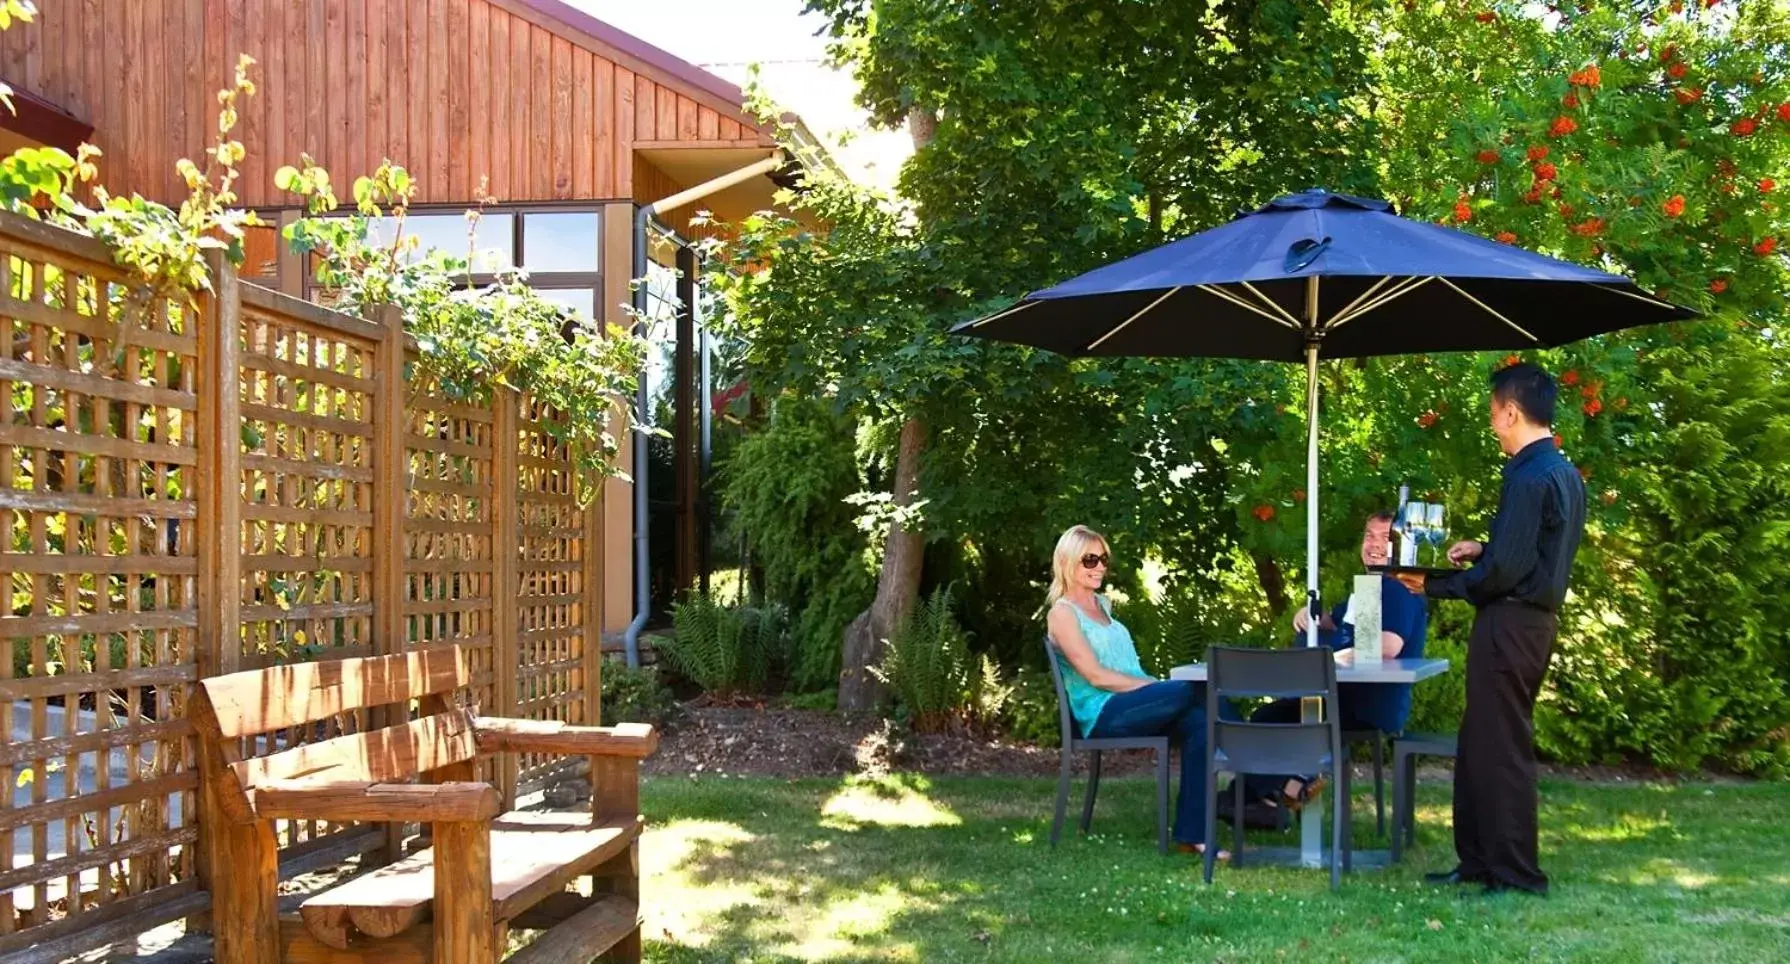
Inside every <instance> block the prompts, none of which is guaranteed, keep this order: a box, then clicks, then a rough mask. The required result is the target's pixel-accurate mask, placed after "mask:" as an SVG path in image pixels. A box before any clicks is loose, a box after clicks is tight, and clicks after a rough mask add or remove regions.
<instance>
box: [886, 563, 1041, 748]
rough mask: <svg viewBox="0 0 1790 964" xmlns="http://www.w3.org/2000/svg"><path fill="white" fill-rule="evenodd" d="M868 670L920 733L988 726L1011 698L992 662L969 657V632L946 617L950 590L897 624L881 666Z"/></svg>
mask: <svg viewBox="0 0 1790 964" xmlns="http://www.w3.org/2000/svg"><path fill="white" fill-rule="evenodd" d="M870 671H871V673H873V674H875V676H876V678H877V679H879V680H882V681H883V683H884V684H885V685H887V686H888V687H889V689H890V690H892V691H893V692H894V694H895V698H896V700H897V701H898V703H899V707H900V709H901V710H902V711H904V712H905V713H906V715H907V718H908V720H909V721H910V722H911V723H912V724H913V727H914V729H916V730H919V731H921V732H937V731H939V730H945V729H950V728H951V727H953V726H955V725H963V724H967V725H971V726H986V725H989V724H992V723H993V722H994V721H995V720H996V719H998V718H999V716H1000V713H1001V710H1002V708H1003V707H1004V706H1005V705H1006V704H1007V702H1008V700H1009V698H1010V697H1011V695H1012V687H1011V686H1010V685H1009V684H1007V683H1006V682H1004V681H1003V680H1002V679H1001V672H1000V667H999V666H998V665H996V663H995V661H994V660H993V659H991V658H990V657H989V656H987V655H986V654H984V655H981V656H972V655H971V653H970V646H969V634H968V633H966V632H964V630H963V627H962V626H961V625H959V624H958V622H957V618H956V616H955V615H954V614H953V613H952V611H951V591H950V589H948V588H944V587H941V588H939V589H936V590H934V591H933V593H932V595H930V596H928V597H926V599H924V600H923V601H921V603H920V605H919V606H917V607H916V608H915V610H914V611H913V612H912V613H910V614H909V615H908V617H907V619H905V620H903V621H902V623H901V625H900V626H899V627H897V628H896V630H895V635H894V636H893V637H891V638H890V640H889V646H888V649H887V650H886V651H885V652H884V654H883V660H882V662H881V663H880V664H879V665H877V666H874V667H871V670H870Z"/></svg>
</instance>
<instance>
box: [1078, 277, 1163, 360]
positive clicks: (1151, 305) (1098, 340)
mask: <svg viewBox="0 0 1790 964" xmlns="http://www.w3.org/2000/svg"><path fill="white" fill-rule="evenodd" d="M1180 290H1181V286H1180V285H1176V286H1174V287H1173V288H1170V289H1169V290H1167V291H1165V292H1163V293H1162V294H1161V295H1159V296H1157V298H1156V300H1155V301H1152V302H1150V303H1149V304H1147V305H1145V306H1143V307H1142V308H1139V309H1138V310H1137V313H1136V314H1134V315H1132V316H1131V317H1129V318H1127V319H1125V320H1124V321H1121V322H1119V323H1118V324H1116V325H1114V326H1113V328H1112V330H1111V331H1109V332H1107V333H1106V334H1104V335H1101V336H1100V337H1099V338H1096V339H1094V343H1093V344H1091V345H1089V346H1088V347H1086V348H1083V349H1082V351H1084V352H1090V351H1093V350H1094V349H1096V348H1099V347H1100V345H1101V344H1102V343H1103V342H1105V341H1106V340H1107V339H1108V338H1111V337H1112V336H1114V335H1116V334H1118V333H1119V332H1121V331H1124V330H1125V326H1126V325H1129V324H1131V323H1132V322H1134V321H1136V320H1138V319H1139V318H1142V317H1143V316H1144V314H1145V313H1147V312H1148V311H1149V310H1150V309H1151V308H1154V307H1156V306H1157V305H1159V304H1162V303H1163V302H1165V301H1167V300H1169V299H1170V298H1172V297H1174V295H1175V292H1177V291H1180Z"/></svg>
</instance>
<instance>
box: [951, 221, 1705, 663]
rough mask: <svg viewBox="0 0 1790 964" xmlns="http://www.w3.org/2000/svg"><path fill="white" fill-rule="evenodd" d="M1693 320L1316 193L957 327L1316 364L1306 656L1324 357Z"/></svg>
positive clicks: (1517, 341)
mask: <svg viewBox="0 0 1790 964" xmlns="http://www.w3.org/2000/svg"><path fill="white" fill-rule="evenodd" d="M1695 316H1696V313H1695V312H1693V311H1690V310H1689V309H1686V308H1681V307H1679V306H1677V305H1674V304H1671V303H1669V302H1665V301H1662V300H1660V299H1658V298H1654V297H1652V296H1650V295H1647V294H1644V293H1642V292H1641V291H1640V290H1638V289H1637V288H1636V287H1635V284H1634V282H1632V281H1630V280H1629V279H1627V278H1624V277H1622V276H1620V275H1613V274H1607V273H1605V272H1602V271H1597V270H1594V269H1591V268H1586V267H1582V266H1580V265H1575V264H1570V263H1568V262H1565V261H1559V260H1556V259H1554V258H1548V257H1544V256H1542V255H1539V254H1535V253H1533V252H1530V251H1525V250H1523V249H1522V248H1518V247H1515V246H1514V245H1508V244H1502V243H1499V242H1496V241H1488V240H1486V239H1484V238H1481V237H1477V236H1475V235H1471V234H1467V233H1466V232H1463V231H1457V230H1454V229H1453V228H1447V227H1441V226H1438V225H1433V224H1425V223H1422V222H1418V221H1411V220H1408V219H1406V218H1402V217H1399V216H1398V215H1396V214H1394V213H1392V206H1391V205H1389V204H1387V203H1386V202H1385V201H1378V200H1372V199H1369V198H1359V197H1352V196H1349V195H1346V194H1333V193H1331V192H1329V191H1322V190H1311V191H1305V192H1302V193H1299V194H1291V195H1287V196H1285V197H1281V198H1277V199H1276V200H1273V201H1270V202H1269V203H1267V204H1265V205H1263V206H1262V207H1260V208H1258V209H1257V210H1255V211H1253V212H1249V213H1245V214H1242V215H1240V216H1239V217H1237V218H1236V219H1235V220H1233V221H1231V222H1230V223H1229V224H1226V225H1223V226H1221V227H1217V228H1213V229H1211V230H1209V231H1205V232H1202V233H1200V234H1196V235H1194V236H1192V237H1188V238H1183V239H1181V240H1179V241H1174V242H1171V243H1169V244H1165V245H1163V246H1161V247H1159V248H1156V249H1154V250H1151V251H1146V252H1144V253H1143V254H1139V255H1136V256H1135V257H1131V258H1127V259H1125V260H1123V261H1119V262H1115V263H1114V264H1110V265H1107V266H1106V267H1103V268H1097V269H1095V270H1093V271H1090V272H1088V273H1086V274H1084V275H1081V276H1079V277H1076V278H1071V279H1070V280H1068V281H1065V282H1063V283H1062V284H1059V285H1057V286H1055V287H1053V288H1046V289H1044V290H1043V291H1035V292H1032V293H1031V294H1029V295H1027V296H1025V297H1024V298H1023V299H1021V300H1020V301H1019V302H1018V303H1017V304H1015V305H1012V306H1011V307H1009V308H1007V309H1005V310H1003V311H999V312H996V313H994V314H992V315H989V316H987V317H985V318H979V319H977V320H975V321H970V322H965V323H964V324H962V325H959V326H957V327H956V328H954V329H953V331H954V332H956V333H958V334H963V335H971V336H975V337H979V338H992V339H996V340H999V341H1009V342H1018V343H1020V344H1027V345H1033V346H1036V347H1039V348H1046V349H1050V350H1051V351H1056V352H1060V353H1062V354H1066V355H1104V356H1116V355H1152V356H1180V357H1215V358H1259V359H1267V360H1274V361H1291V362H1298V361H1303V362H1304V363H1305V365H1306V373H1307V374H1306V401H1307V408H1308V422H1307V425H1308V439H1307V448H1306V460H1307V465H1306V476H1307V491H1308V492H1309V496H1308V497H1307V499H1306V588H1307V596H1308V604H1309V605H1310V606H1311V607H1312V610H1313V612H1312V616H1313V619H1312V620H1311V627H1310V629H1309V631H1308V634H1307V643H1308V645H1313V646H1315V645H1317V622H1318V620H1317V618H1316V617H1317V615H1318V612H1317V605H1318V434H1317V433H1318V428H1317V426H1318V378H1317V370H1318V359H1319V357H1326V358H1350V357H1362V356H1369V355H1394V354H1406V353H1417V352H1439V351H1506V350H1512V349H1525V348H1541V347H1550V346H1554V345H1563V344H1566V343H1568V342H1573V341H1577V340H1579V339H1581V338H1587V337H1590V336H1592V335H1598V334H1603V333H1605V332H1611V331H1616V330H1619V329H1622V328H1628V327H1633V326H1636V325H1645V324H1653V323H1656V322H1663V321H1675V320H1679V319H1685V318H1692V317H1695Z"/></svg>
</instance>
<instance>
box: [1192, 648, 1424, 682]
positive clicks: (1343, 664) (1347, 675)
mask: <svg viewBox="0 0 1790 964" xmlns="http://www.w3.org/2000/svg"><path fill="white" fill-rule="evenodd" d="M1447 671H1448V660H1445V659H1383V660H1381V661H1379V662H1378V663H1363V664H1361V665H1360V666H1357V665H1355V660H1354V658H1353V653H1352V651H1351V650H1346V649H1345V650H1343V651H1342V652H1340V653H1338V654H1337V658H1336V681H1337V682H1338V683H1415V682H1418V681H1420V680H1426V679H1429V678H1430V677H1432V676H1440V675H1442V674H1443V673H1445V672H1447ZM1168 678H1169V679H1184V680H1193V681H1196V682H1197V681H1203V680H1204V679H1205V678H1206V664H1205V663H1188V664H1187V665H1185V666H1177V667H1175V668H1174V669H1172V670H1170V671H1169V674H1168Z"/></svg>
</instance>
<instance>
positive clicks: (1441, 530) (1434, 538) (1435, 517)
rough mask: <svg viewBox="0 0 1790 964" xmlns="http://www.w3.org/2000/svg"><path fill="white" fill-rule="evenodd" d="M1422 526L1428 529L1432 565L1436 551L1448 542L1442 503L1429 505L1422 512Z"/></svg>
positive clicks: (1446, 522)
mask: <svg viewBox="0 0 1790 964" xmlns="http://www.w3.org/2000/svg"><path fill="white" fill-rule="evenodd" d="M1423 524H1424V526H1425V527H1426V528H1427V529H1429V537H1430V561H1431V562H1432V563H1433V562H1435V561H1436V551H1437V550H1439V549H1440V548H1441V547H1442V543H1444V542H1447V541H1448V521H1447V518H1446V517H1445V516H1444V515H1443V512H1442V503H1440V502H1435V503H1431V504H1430V506H1429V508H1428V509H1426V510H1424V520H1423Z"/></svg>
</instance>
